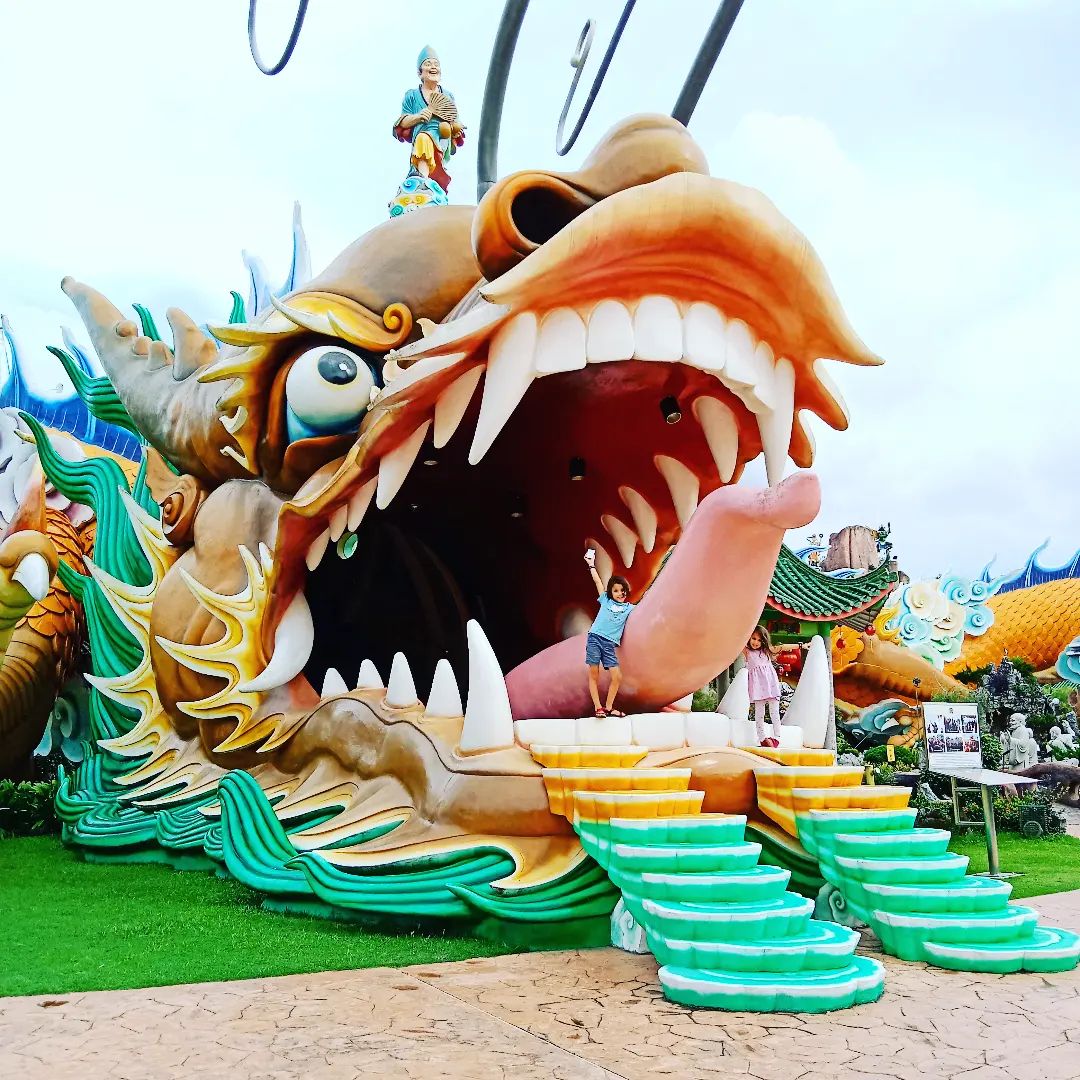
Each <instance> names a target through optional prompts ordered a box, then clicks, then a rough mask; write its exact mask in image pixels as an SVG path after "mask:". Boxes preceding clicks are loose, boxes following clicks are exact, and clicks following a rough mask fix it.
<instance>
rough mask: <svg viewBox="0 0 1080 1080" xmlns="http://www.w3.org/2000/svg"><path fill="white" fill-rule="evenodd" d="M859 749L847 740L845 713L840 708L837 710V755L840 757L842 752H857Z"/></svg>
mask: <svg viewBox="0 0 1080 1080" xmlns="http://www.w3.org/2000/svg"><path fill="white" fill-rule="evenodd" d="M855 753H858V751H857V750H856V749H855V747H854V746H852V745H851V743H849V742H848V741H847V735H846V734H845V733H844V715H843V713H841V712H840V710H839V709H837V710H836V756H837V758H839V757H840V755H841V754H855Z"/></svg>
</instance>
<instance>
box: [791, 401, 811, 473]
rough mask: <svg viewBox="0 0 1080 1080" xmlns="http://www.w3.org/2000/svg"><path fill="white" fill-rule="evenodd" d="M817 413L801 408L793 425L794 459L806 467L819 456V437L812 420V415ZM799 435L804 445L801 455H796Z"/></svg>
mask: <svg viewBox="0 0 1080 1080" xmlns="http://www.w3.org/2000/svg"><path fill="white" fill-rule="evenodd" d="M815 415H816V413H813V412H810V410H809V409H800V410H799V412H798V413H797V414H796V416H795V419H794V421H793V423H792V425H791V436H792V439H791V441H792V460H793V461H794V462H795V463H796V464H797V465H799V466H801V467H802V468H804V469H809V468H810V467H811V466H812V465H813V464H814V459H815V458H816V457H817V438H816V436H815V435H814V428H813V426H812V424H811V422H810V417H811V416H815ZM797 436H798V437H799V438H800V439H801V442H802V444H803V446H804V450H803V453H802V455H801V457H797V456H796V455H795V445H796V437H797Z"/></svg>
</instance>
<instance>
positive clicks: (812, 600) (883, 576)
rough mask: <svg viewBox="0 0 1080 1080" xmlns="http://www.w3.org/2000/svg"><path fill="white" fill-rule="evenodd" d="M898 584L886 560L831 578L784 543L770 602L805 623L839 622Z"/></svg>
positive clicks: (882, 597)
mask: <svg viewBox="0 0 1080 1080" xmlns="http://www.w3.org/2000/svg"><path fill="white" fill-rule="evenodd" d="M895 585H896V575H895V574H893V573H892V572H891V571H890V570H889V564H888V563H887V562H883V563H882V564H881V565H880V566H877V567H875V568H874V569H873V570H871V571H870V572H869V573H866V574H863V575H862V576H861V577H851V578H835V577H829V575H828V574H823V573H821V572H820V571H818V570H815V569H814V568H813V567H811V566H807V564H806V563H804V562H803V561H802V559H800V558H799V557H798V556H797V555H796V554H795V553H794V552H793V551H792V550H791V549H790V548H789V547H788V546H787V545H786V544H784V545H782V546H781V548H780V555H779V557H778V558H777V560H776V570H775V571H774V572H773V579H772V584H771V585H770V586H769V598H768V601H767V603H768V606H769V607H770V608H772V609H773V610H775V611H778V612H780V613H781V614H782V615H787V616H789V617H791V618H796V619H801V620H803V621H806V622H839V621H841V620H843V619H849V618H851V617H852V616H853V615H858V614H860V613H861V612H864V611H867V610H868V609H869V608H872V607H874V605H875V604H877V603H879V602H880V601H882V600H884V598H885V597H886V596H887V595H888V594H889V593H890V592H891V591H892V589H893V588H894V586H895Z"/></svg>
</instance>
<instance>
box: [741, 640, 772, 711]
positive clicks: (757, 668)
mask: <svg viewBox="0 0 1080 1080" xmlns="http://www.w3.org/2000/svg"><path fill="white" fill-rule="evenodd" d="M746 676H747V680H748V682H749V684H750V700H751V701H779V700H780V680H779V679H778V678H777V677H776V669H775V668H774V667H773V663H772V657H770V656H769V654H768V653H767V652H766V651H765V650H764V649H747V650H746Z"/></svg>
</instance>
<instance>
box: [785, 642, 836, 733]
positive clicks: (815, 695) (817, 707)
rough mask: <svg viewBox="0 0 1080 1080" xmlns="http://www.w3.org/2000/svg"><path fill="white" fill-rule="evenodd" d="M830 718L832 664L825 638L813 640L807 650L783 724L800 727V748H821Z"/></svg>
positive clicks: (831, 709)
mask: <svg viewBox="0 0 1080 1080" xmlns="http://www.w3.org/2000/svg"><path fill="white" fill-rule="evenodd" d="M832 715H833V700H832V677H831V665H830V663H829V659H828V654H827V651H826V648H825V639H824V638H821V637H814V638H812V639H811V641H810V648H809V649H807V651H806V660H805V662H804V663H803V669H802V673H801V674H800V675H799V681H798V683H797V684H796V686H795V693H794V695H793V696H792V698H791V701H790V702H788V707H787V712H786V713H785V714H784V723H785V724H791V725H793V726H795V727H800V728H802V741H803V746H812V747H822V746H824V745H825V740H826V736H827V734H828V731H829V720H830V718H831V717H832Z"/></svg>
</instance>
